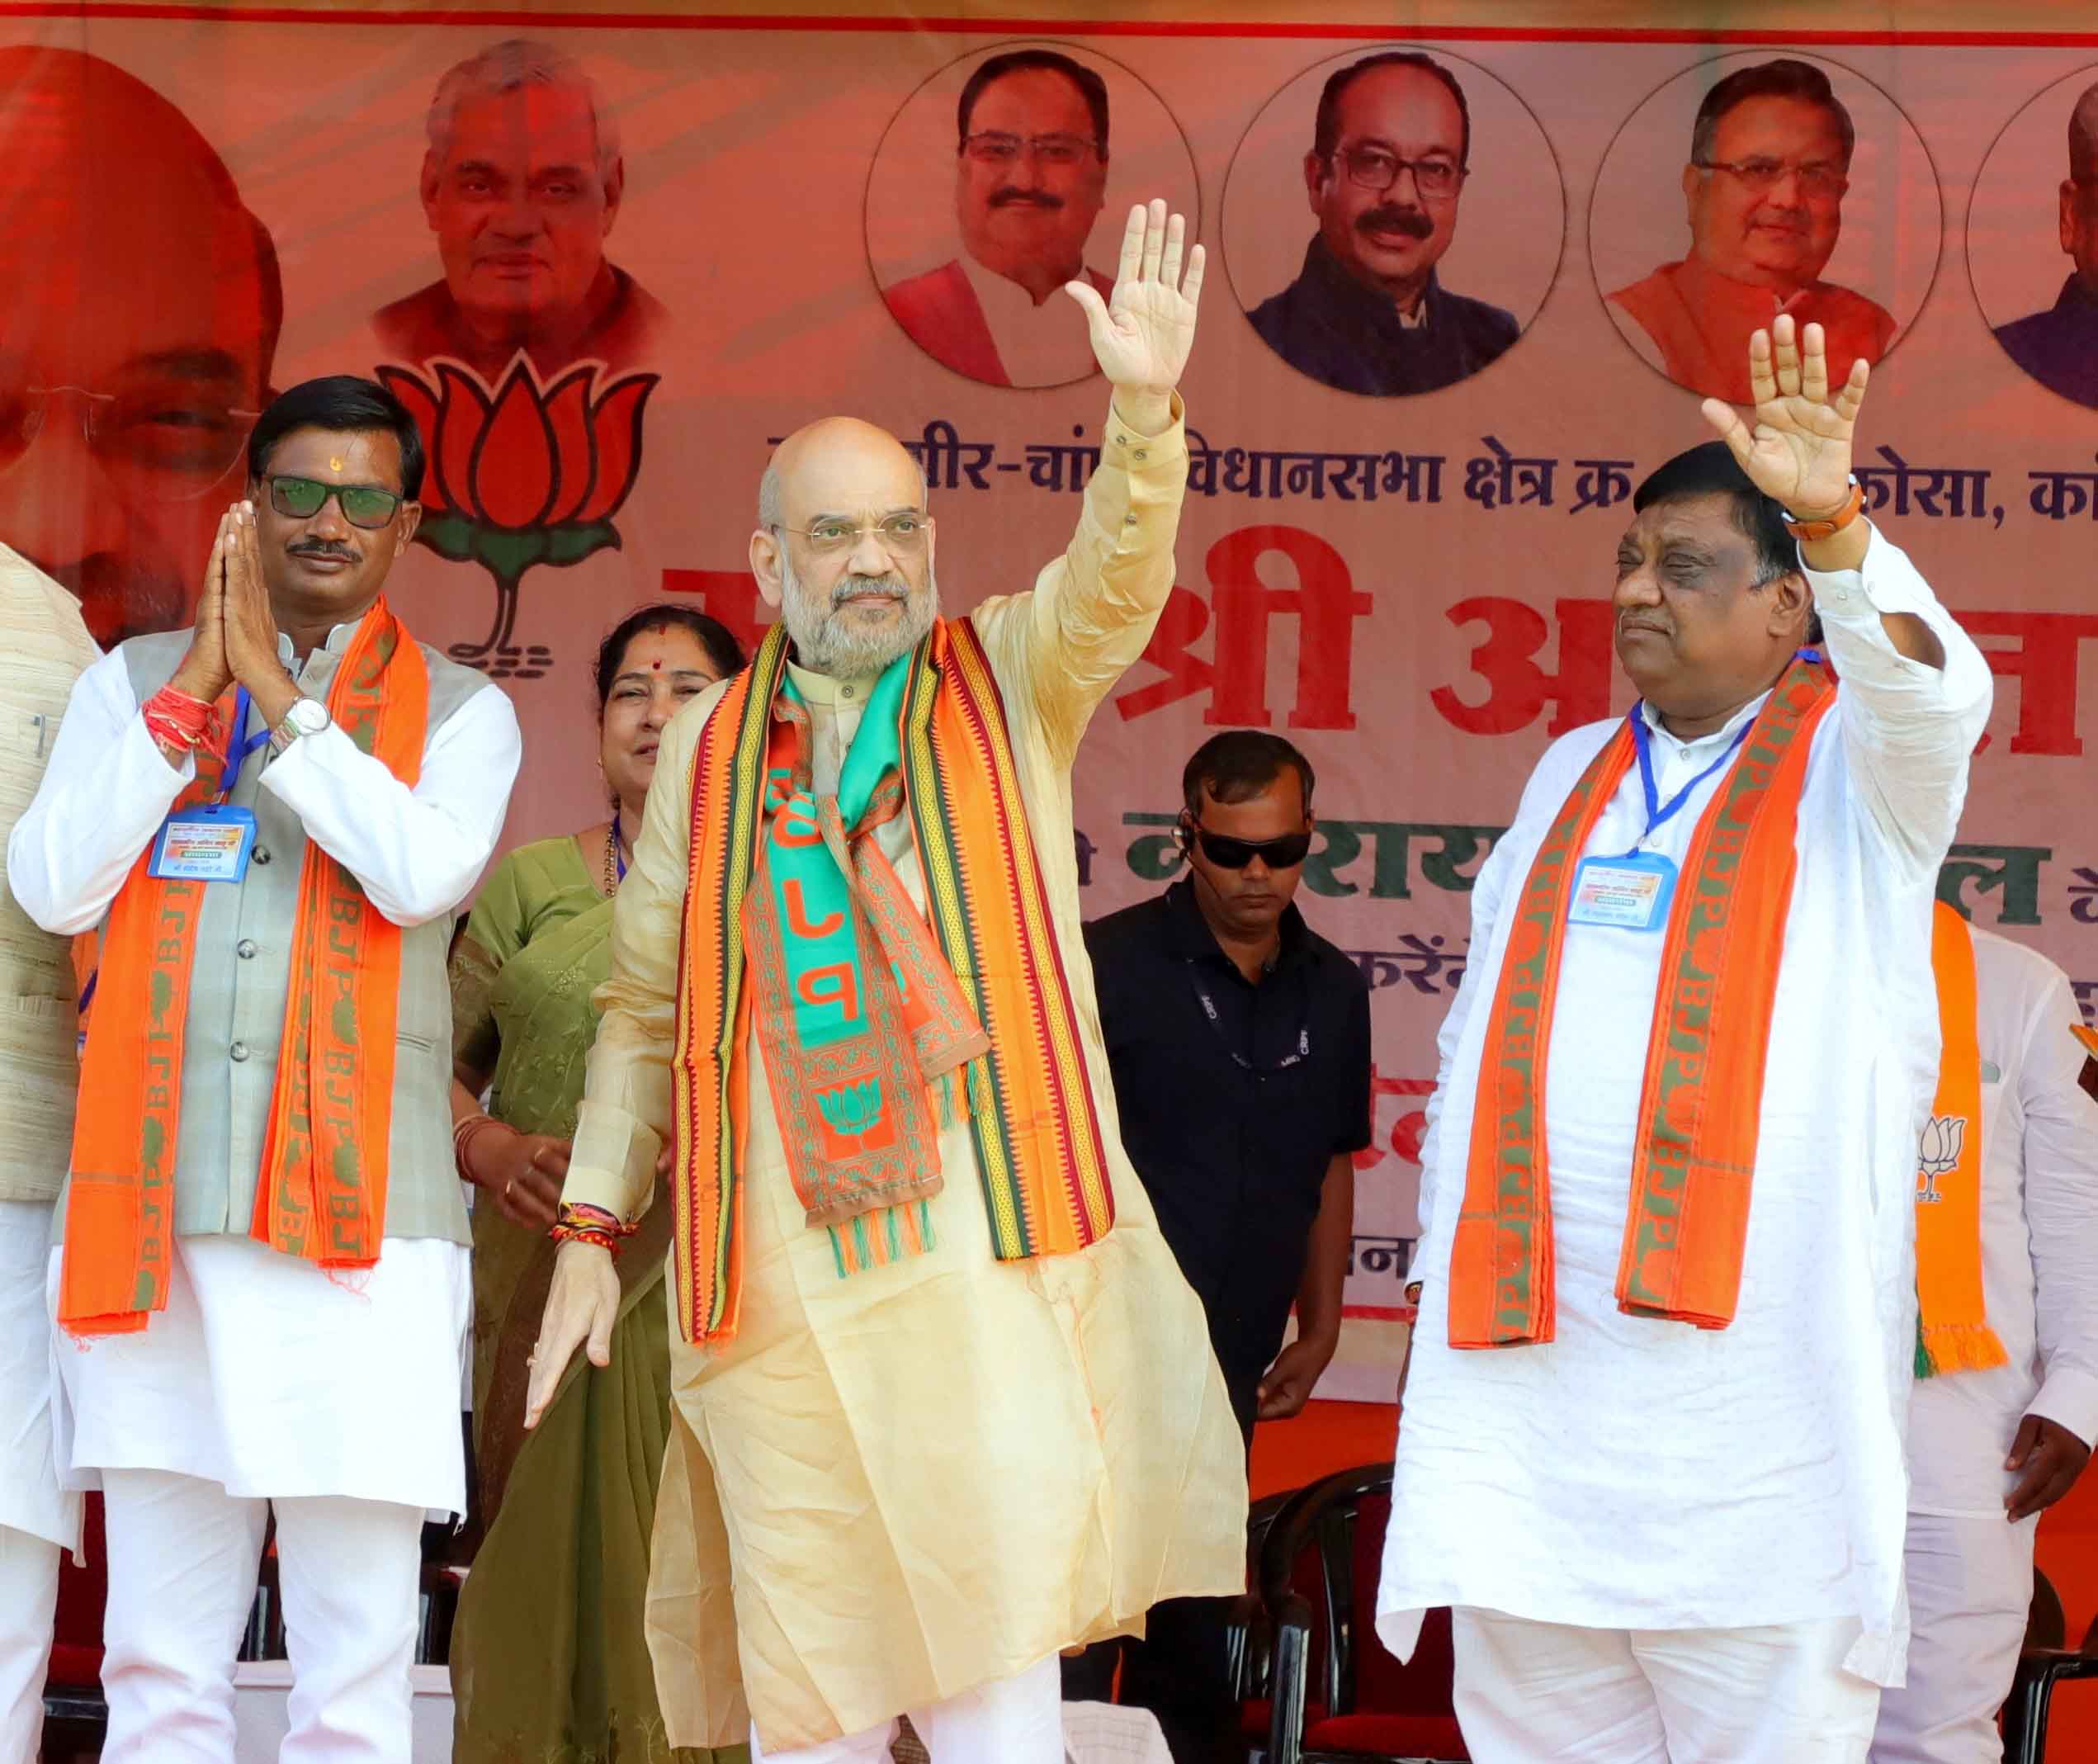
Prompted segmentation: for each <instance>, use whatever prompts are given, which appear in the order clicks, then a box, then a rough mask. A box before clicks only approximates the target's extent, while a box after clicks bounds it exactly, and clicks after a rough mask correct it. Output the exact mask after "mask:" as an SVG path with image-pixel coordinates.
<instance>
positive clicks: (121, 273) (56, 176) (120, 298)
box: [0, 48, 282, 392]
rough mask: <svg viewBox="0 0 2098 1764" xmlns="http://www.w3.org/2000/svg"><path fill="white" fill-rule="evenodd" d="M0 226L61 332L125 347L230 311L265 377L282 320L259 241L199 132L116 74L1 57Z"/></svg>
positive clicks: (56, 56) (52, 58)
mask: <svg viewBox="0 0 2098 1764" xmlns="http://www.w3.org/2000/svg"><path fill="white" fill-rule="evenodd" d="M0 225H3V226H4V228H5V229H6V237H7V241H8V246H9V250H10V254H11V258H12V262H13V264H14V265H15V266H16V269H17V273H16V274H14V275H12V276H10V277H8V281H9V282H10V284H11V285H12V287H13V288H14V289H16V290H17V291H20V292H21V293H22V294H28V295H33V296H34V300H35V303H36V304H37V305H40V306H42V307H44V308H45V309H47V310H50V311H52V312H54V313H55V314H60V315H62V316H63V320H64V324H66V325H68V326H69V327H70V328H73V329H82V328H94V329H108V328H111V327H113V328H114V329H115V330H116V333H118V334H120V335H121V334H124V333H128V332H130V331H133V330H135V329H138V328H139V327H138V324H137V323H136V321H137V320H138V319H143V318H144V317H145V316H146V315H147V314H148V313H149V311H150V310H153V309H163V308H166V307H168V306H170V305H172V306H173V307H175V308H177V310H178V311H177V314H170V315H169V316H171V317H174V316H179V317H180V318H182V319H189V320H191V322H197V319H196V315H197V313H198V310H199V309H200V308H201V307H203V306H204V305H207V304H210V305H236V306H238V307H239V309H240V315H241V317H242V318H243V319H245V321H246V330H247V333H248V338H249V353H250V354H251V355H258V354H259V356H260V357H261V358H262V365H263V367H264V373H265V375H266V372H267V361H268V357H269V356H270V354H271V352H272V351H273V350H274V348H275V346H276V329H277V325H278V324H279V322H280V321H281V316H282V296H281V291H280V290H279V287H278V285H277V272H276V258H275V255H274V253H272V251H271V249H270V247H269V239H268V235H267V234H266V233H264V232H263V230H262V228H261V226H260V225H259V224H258V222H257V221H256V220H255V218H254V216H253V215H250V214H249V213H248V210H247V209H246V208H245V207H244V206H243V205H242V202H241V200H240V192H239V190H237V189H236V188H235V187H234V181H233V177H232V174H231V173H229V172H228V171H227V169H226V167H225V163H224V161H223V160H222V159H220V157H219V155H218V154H217V153H215V151H214V150H213V149H212V147H211V144H210V142H208V141H206V140H205V139H204V137H203V135H201V134H200V133H198V131H197V130H196V125H194V124H192V123H191V121H190V120H189V118H188V117H187V116H184V115H183V114H182V111H179V110H177V108H176V107H175V106H173V105H172V104H171V103H169V102H168V100H167V99H165V98H163V97H162V96H161V95H160V94H159V93H158V92H155V91H154V89H153V88H152V87H150V86H148V85H146V84H145V83H144V82H143V81H141V80H139V79H137V78H134V77H133V76H132V75H131V74H130V73H125V71H124V70H123V69H121V68H119V67H116V66H114V65H112V64H111V63H109V62H106V61H104V60H103V59H101V57H99V56H97V55H87V54H81V53H80V52H79V51H78V50H67V49H43V48H13V49H0ZM9 316H10V318H11V319H12V318H14V317H15V316H16V314H12V313H10V314H9ZM21 334H23V333H22V332H21V330H20V329H17V328H16V326H15V325H14V324H10V325H9V326H8V327H7V335H8V336H9V337H10V338H17V337H19V336H21ZM262 377H264V376H263V375H258V377H257V383H256V385H255V388H254V390H256V391H258V392H259V391H260V390H262V385H261V381H262Z"/></svg>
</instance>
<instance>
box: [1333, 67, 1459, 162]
mask: <svg viewBox="0 0 2098 1764" xmlns="http://www.w3.org/2000/svg"><path fill="white" fill-rule="evenodd" d="M1377 68H1418V69H1420V71H1421V72H1422V73H1432V74H1433V75H1434V77H1435V78H1437V79H1439V80H1440V81H1441V82H1442V83H1444V85H1445V86H1447V87H1448V88H1449V95H1450V96H1451V97H1453V98H1454V99H1456V100H1457V114H1458V117H1459V118H1460V119H1461V120H1462V122H1463V124H1464V146H1463V150H1462V153H1461V154H1459V155H1458V163H1460V164H1462V165H1467V166H1468V165H1470V164H1471V163H1472V106H1470V105H1468V104H1467V103H1466V102H1464V88H1463V87H1462V86H1460V85H1458V83H1457V76H1456V75H1455V74H1454V73H1451V72H1450V70H1449V69H1448V68H1446V67H1444V65H1443V64H1441V63H1440V62H1439V61H1430V60H1429V59H1428V57H1427V56H1425V55H1424V54H1421V53H1420V50H1416V49H1387V50H1379V51H1378V52H1377V54H1374V55H1365V56H1363V59H1361V60H1360V61H1358V62H1355V63H1354V64H1352V65H1350V66H1348V67H1344V68H1343V69H1340V72H1339V73H1335V74H1334V75H1333V76H1332V77H1331V78H1329V79H1328V80H1327V81H1326V83H1325V90H1324V91H1322V92H1320V93H1319V115H1318V121H1317V122H1316V124H1315V125H1313V127H1312V130H1311V151H1312V152H1313V153H1315V154H1317V155H1318V156H1319V158H1321V159H1326V158H1331V157H1332V155H1333V150H1334V149H1335V148H1336V147H1338V146H1339V145H1340V97H1341V94H1342V93H1343V92H1346V91H1347V89H1348V87H1349V86H1350V85H1352V84H1353V83H1354V81H1355V79H1356V78H1357V76H1359V75H1360V74H1363V73H1369V72H1371V71H1372V70H1373V69H1377Z"/></svg>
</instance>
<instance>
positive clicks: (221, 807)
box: [146, 802, 255, 882]
mask: <svg viewBox="0 0 2098 1764" xmlns="http://www.w3.org/2000/svg"><path fill="white" fill-rule="evenodd" d="M253 849H255V811H253V809H246V808H241V807H239V806H237V805H236V804H234V803H231V802H200V803H197V804H196V806H194V807H191V808H178V809H177V810H176V811H174V812H173V813H172V814H171V815H170V816H168V818H167V820H165V821H163V822H162V823H161V824H160V832H159V835H158V837H157V838H155V839H154V842H153V859H152V861H151V862H150V863H149V864H148V865H147V866H146V873H147V874H148V875H149V876H158V877H165V878H166V879H167V880H168V881H170V882H239V880H240V879H241V877H243V876H245V875H246V874H247V873H248V854H249V853H250V852H252V851H253Z"/></svg>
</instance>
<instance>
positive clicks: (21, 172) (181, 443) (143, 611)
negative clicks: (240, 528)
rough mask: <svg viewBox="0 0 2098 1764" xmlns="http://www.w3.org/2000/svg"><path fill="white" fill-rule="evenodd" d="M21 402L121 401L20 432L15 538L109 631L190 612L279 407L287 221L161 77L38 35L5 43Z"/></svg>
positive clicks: (10, 287) (9, 518)
mask: <svg viewBox="0 0 2098 1764" xmlns="http://www.w3.org/2000/svg"><path fill="white" fill-rule="evenodd" d="M0 236H4V237H5V238H6V239H7V248H8V270H9V273H8V274H7V275H6V276H4V277H0V399H4V398H7V397H8V396H10V395H21V393H22V391H23V389H24V388H25V387H26V386H27V385H41V386H51V387H59V388H65V387H79V388H81V389H82V390H83V391H84V392H86V393H89V394H92V395H95V398H96V404H95V406H94V408H96V409H98V410H100V411H102V413H104V416H103V419H102V422H101V423H99V424H98V425H95V426H94V432H93V433H92V434H91V433H90V432H89V431H90V425H89V424H88V423H87V422H86V421H85V416H84V413H85V409H86V408H87V407H86V406H84V405H83V403H82V402H81V401H80V400H79V398H78V396H77V395H72V394H68V393H64V392H61V393H58V394H54V395H47V396H46V398H45V401H44V404H43V408H42V416H43V421H42V423H41V425H40V427H39V428H36V429H35V431H34V432H33V434H32V436H31V437H30V438H27V439H26V440H25V439H24V437H22V436H21V434H20V433H17V434H16V435H14V436H12V437H0V533H5V534H6V536H7V542H8V543H9V544H10V545H11V546H13V547H14V548H15V549H16V550H17V551H21V552H22V553H23V554H24V555H25V556H28V557H29V558H31V560H33V561H34V562H35V563H36V564H38V565H40V566H41V567H42V568H43V569H44V570H46V571H47V572H48V573H49V574H50V575H53V576H54V577H56V578H57V579H59V580H60V581H62V582H64V583H65V584H66V585H67V586H68V587H69V588H71V589H73V592H74V593H76V594H78V595H79V596H80V598H81V602H82V605H83V611H84V612H85V614H86V617H87V623H88V627H89V628H90V629H91V630H92V631H93V632H94V633H95V635H96V636H97V638H98V639H99V640H100V641H102V642H104V643H109V642H111V641H116V639H118V638H120V637H122V636H127V635H130V634H133V633H135V632H139V631H158V630H166V629H168V628H170V627H173V626H177V625H182V624H187V622H189V617H190V606H191V600H192V599H193V598H194V594H195V585H194V584H196V580H197V579H198V578H199V576H200V575H201V571H202V569H203V565H204V560H205V558H206V556H207V555H208V553H209V551H210V544H211V535H212V532H213V530H214V528H215V526H216V524H217V521H218V516H219V514H220V512H221V511H222V510H223V508H224V504H225V502H226V501H227V500H228V499H229V498H230V497H231V496H232V495H234V494H237V492H238V489H239V474H238V471H237V469H236V466H235V462H236V461H238V460H239V455H240V451H241V445H242V442H243V441H244V440H245V438H246V425H247V424H248V423H249V422H250V421H252V419H253V413H254V412H255V411H257V410H258V409H261V408H262V404H264V403H265V402H267V399H266V396H265V395H266V393H267V388H268V385H269V380H270V368H271V358H272V355H273V353H274V352H275V348H276V337H277V330H278V326H279V324H280V323H281V319H282V315H283V296H282V292H281V286H280V284H279V281H278V277H277V267H276V254H275V253H274V252H273V251H272V249H271V247H270V242H269V236H268V234H267V233H266V232H264V230H263V229H262V226H261V225H259V223H258V222H257V220H255V218H254V216H253V215H250V214H249V213H248V210H247V209H246V208H245V207H244V206H243V205H242V202H241V200H240V194H239V191H238V190H237V189H235V187H234V182H233V178H232V177H231V175H230V174H229V173H228V172H227V170H226V167H225V164H224V162H223V161H222V160H221V159H220V158H219V156H218V154H216V153H215V152H214V151H213V150H212V149H211V146H210V143H209V142H207V141H206V140H205V139H204V137H203V136H202V135H201V134H199V133H198V132H197V130H196V127H195V126H194V125H192V124H191V122H190V121H189V119H188V118H187V117H186V116H183V114H182V112H181V111H179V110H177V108H176V107H175V106H173V105H172V104H170V103H169V102H168V101H167V99H165V98H163V97H161V95H160V94H159V93H158V92H155V91H154V90H153V88H152V87H149V86H148V85H146V84H144V83H143V82H142V81H140V80H139V79H137V78H135V77H134V76H133V75H131V74H130V73H125V71H124V70H123V69H120V68H118V67H116V66H113V65H112V64H110V63H109V62H106V61H104V60H102V59H101V58H100V57H98V56H95V55H87V54H81V53H80V52H79V51H78V50H66V49H45V48H27V47H12V48H7V49H0ZM118 413H121V414H122V415H121V416H119V415H117V414H118ZM11 442H12V447H9V445H8V443H11Z"/></svg>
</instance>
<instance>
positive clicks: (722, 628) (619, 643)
mask: <svg viewBox="0 0 2098 1764" xmlns="http://www.w3.org/2000/svg"><path fill="white" fill-rule="evenodd" d="M672 630H676V631H690V632H691V633H692V636H694V637H695V638H697V640H698V643H699V646H700V647H701V648H702V649H703V650H706V659H707V660H709V661H711V663H713V664H714V666H715V669H716V671H717V672H718V673H719V674H721V678H722V679H727V678H728V677H729V676H730V674H735V673H737V672H738V671H739V670H740V669H741V668H742V666H743V646H742V645H741V644H740V643H739V642H737V641H736V640H735V632H734V631H730V629H729V627H727V626H726V625H724V624H723V623H722V622H721V620H719V619H718V618H714V617H710V616H709V615H708V614H706V613H704V612H701V611H700V610H699V609H698V608H696V607H681V606H678V604H676V603H674V602H672V601H658V602H657V603H655V604H654V606H647V607H636V608H635V609H634V610H633V611H632V612H629V613H628V614H627V615H626V617H624V618H623V619H621V620H620V622H618V623H617V625H615V626H613V627H612V629H611V630H610V631H607V632H606V633H605V641H603V642H602V643H600V644H599V645H598V669H597V685H598V715H599V716H602V715H603V714H604V709H605V705H606V702H607V700H609V699H610V698H611V697H612V682H613V680H614V679H617V678H618V675H619V664H620V663H621V661H622V660H625V659H626V646H627V645H628V644H630V643H631V642H632V641H634V640H635V638H636V637H638V636H640V634H641V633H642V632H643V631H672Z"/></svg>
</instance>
